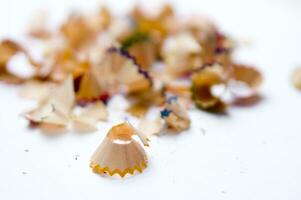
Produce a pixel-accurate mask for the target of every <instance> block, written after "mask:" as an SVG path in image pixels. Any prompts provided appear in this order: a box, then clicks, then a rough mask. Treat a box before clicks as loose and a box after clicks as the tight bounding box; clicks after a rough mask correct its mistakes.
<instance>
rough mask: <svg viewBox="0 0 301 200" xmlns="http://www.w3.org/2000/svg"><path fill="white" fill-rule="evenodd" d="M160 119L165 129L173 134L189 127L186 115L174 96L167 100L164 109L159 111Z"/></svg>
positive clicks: (188, 119)
mask: <svg viewBox="0 0 301 200" xmlns="http://www.w3.org/2000/svg"><path fill="white" fill-rule="evenodd" d="M161 118H162V119H163V120H164V121H165V123H166V126H167V128H169V129H170V130H172V131H175V132H181V131H184V130H187V129H189V127H190V118H189V116H188V113H187V111H186V109H185V108H184V106H183V105H181V104H180V103H179V101H178V97H176V96H173V97H170V98H168V99H167V102H166V104H165V106H164V109H163V110H162V111H161Z"/></svg>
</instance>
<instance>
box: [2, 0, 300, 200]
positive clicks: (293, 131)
mask: <svg viewBox="0 0 301 200" xmlns="http://www.w3.org/2000/svg"><path fill="white" fill-rule="evenodd" d="M128 2H129V1H124V0H122V1H121V0H120V1H117V0H115V1H111V2H110V3H108V4H110V5H111V6H112V7H113V9H114V10H115V11H116V12H119V11H121V10H123V9H125V8H129V7H130V6H131V4H129V3H128ZM174 3H175V5H176V8H177V9H178V12H179V13H182V14H185V13H186V14H190V13H196V14H198V13H202V14H205V15H209V16H210V17H212V18H213V19H214V20H215V21H216V22H217V23H218V25H220V26H221V27H222V29H223V30H224V31H225V32H226V33H229V34H230V35H232V36H235V37H236V38H250V39H251V40H252V45H251V46H249V47H247V48H246V47H244V48H240V49H238V50H237V54H236V58H237V59H238V60H240V61H244V62H246V63H250V64H254V65H256V66H257V67H258V68H260V69H261V70H262V72H263V73H264V76H265V81H264V84H263V86H262V88H261V90H260V92H261V94H262V95H263V96H264V100H263V101H262V102H261V103H260V104H258V105H257V106H254V107H251V108H231V109H230V110H229V116H223V117H221V116H215V115H211V114H207V113H204V112H201V111H192V112H191V113H190V115H191V117H192V128H191V130H190V131H189V132H185V133H182V134H180V135H175V136H161V137H156V138H153V139H152V141H151V146H150V148H148V149H147V151H148V153H149V166H148V168H147V169H146V170H145V171H144V172H143V173H142V174H138V175H137V176H133V177H130V178H126V179H118V178H103V177H101V176H99V175H96V174H94V173H92V172H91V170H90V168H89V159H90V156H91V154H92V153H93V151H94V150H95V149H96V147H97V146H98V145H99V144H100V142H101V141H102V138H103V137H104V135H105V133H106V132H107V130H108V129H109V128H110V126H111V125H112V124H114V123H115V122H116V121H118V116H119V117H122V114H120V113H118V108H115V110H116V113H111V116H110V122H109V123H102V124H101V125H100V128H99V131H98V132H96V133H91V134H85V135H80V134H76V133H68V134H64V135H61V136H52V137H51V136H46V135H44V134H42V133H40V132H39V131H32V130H28V129H27V122H26V121H25V120H24V119H22V118H21V117H20V116H19V114H20V113H21V112H23V111H24V110H28V109H30V108H31V106H32V105H33V104H32V103H30V102H27V101H24V100H22V99H20V98H19V97H18V87H15V86H8V85H3V84H0V199H2V200H7V199H16V200H20V199H28V200H38V199H47V200H48V199H49V200H53V199H121V198H125V199H184V198H186V199H204V200H211V199H212V200H219V199H233V200H267V199H273V200H280V199H287V200H298V199H300V198H301V171H300V170H301V158H300V150H301V126H300V124H301V92H300V91H297V90H295V89H294V88H293V87H292V86H291V83H290V76H291V73H292V70H293V69H294V68H295V67H296V66H297V65H298V64H299V65H300V64H301V50H300V47H301V39H300V37H301V25H300V24H301V23H300V21H301V2H300V1H298V0H282V1H272V0H266V1H262V0H248V1H242V0H228V1H217V0H207V1H204V0H200V1H187V0H185V1H175V2H174ZM94 5H96V2H95V1H88V0H86V1H82V0H77V1H71V0H65V1H62V0H52V1H46V0H26V1H25V0H24V1H23V0H0V34H1V37H9V36H10V37H13V38H18V37H19V36H20V35H21V34H22V33H23V32H24V27H26V25H27V24H26V22H28V20H29V19H30V17H31V16H32V15H33V13H34V11H35V10H38V9H41V8H42V9H44V10H48V11H49V14H51V15H53V16H54V18H53V19H54V21H55V20H57V21H59V19H61V17H62V16H64V15H66V11H67V10H70V9H74V8H75V9H92V10H93V8H94V9H95V8H96V7H95V6H94ZM201 129H204V130H205V131H206V132H205V134H203V133H202V131H201ZM25 150H28V152H25ZM76 155H78V159H77V160H76V159H75V157H76Z"/></svg>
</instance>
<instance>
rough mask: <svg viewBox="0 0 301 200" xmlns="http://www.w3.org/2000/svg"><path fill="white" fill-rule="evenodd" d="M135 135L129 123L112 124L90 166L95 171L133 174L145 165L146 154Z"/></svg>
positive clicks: (135, 131) (112, 173) (122, 174)
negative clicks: (134, 137)
mask: <svg viewBox="0 0 301 200" xmlns="http://www.w3.org/2000/svg"><path fill="white" fill-rule="evenodd" d="M134 135H137V130H135V129H134V128H133V127H132V126H131V125H130V124H128V123H122V124H119V125H116V126H113V127H112V128H111V130H110V131H109V132H108V134H107V136H106V137H105V138H104V140H103V142H102V143H101V145H100V146H99V147H98V149H97V150H96V151H95V153H94V154H93V156H92V158H91V164H90V166H91V168H92V170H93V171H94V172H96V173H100V174H103V173H108V174H109V175H111V176H113V175H114V174H119V175H120V176H121V177H124V176H125V175H126V174H134V172H135V171H138V172H140V173H141V172H142V171H143V169H144V168H146V166H147V156H146V153H145V151H144V149H143V147H142V146H141V145H140V143H138V142H137V141H136V140H134V139H133V136H134Z"/></svg>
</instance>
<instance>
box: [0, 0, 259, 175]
mask: <svg viewBox="0 0 301 200" xmlns="http://www.w3.org/2000/svg"><path fill="white" fill-rule="evenodd" d="M41 19H42V17H41ZM34 25H35V26H32V27H30V31H29V38H30V39H29V40H30V41H34V43H35V44H36V43H38V44H39V47H40V49H39V50H40V51H39V54H38V55H39V56H34V55H33V53H32V52H33V48H34V47H32V46H29V45H25V44H22V43H21V42H16V41H13V40H9V39H6V40H3V41H1V43H0V80H1V81H3V82H6V83H11V84H21V85H23V88H22V90H21V95H22V96H23V97H26V98H30V99H33V100H35V101H37V107H35V108H33V109H32V110H30V111H28V112H26V113H24V114H23V115H24V117H25V118H26V119H28V121H29V122H30V125H31V127H35V128H39V129H41V130H43V131H45V132H55V131H58V130H60V129H68V130H69V129H71V128H72V129H74V130H76V131H79V132H91V131H95V130H96V129H97V127H96V125H97V123H98V122H99V121H106V120H107V116H108V114H109V112H110V111H109V110H108V109H107V106H106V105H107V103H108V102H109V101H110V99H111V98H112V97H114V96H115V95H123V96H124V98H125V99H126V100H127V101H128V102H129V107H128V108H127V109H126V110H125V112H127V113H130V114H131V115H132V116H135V117H137V118H138V119H140V124H139V126H138V127H137V128H135V127H133V126H132V125H131V124H129V123H127V122H125V123H122V124H119V125H116V126H114V127H112V129H111V130H110V131H109V133H108V135H107V137H105V139H104V141H103V143H102V145H101V146H100V147H99V149H98V150H97V151H96V152H95V154H94V156H93V157H92V160H91V167H92V169H93V171H95V172H97V173H108V174H110V175H113V174H115V173H117V174H119V175H120V176H122V177H123V176H125V175H126V174H128V173H130V174H133V173H134V171H135V170H136V171H140V172H141V171H142V170H143V169H144V168H145V167H146V166H147V157H146V154H145V152H144V149H143V147H142V145H141V144H140V143H139V142H138V141H139V140H140V141H141V142H142V144H143V145H145V146H148V145H149V144H148V142H149V140H150V137H151V135H153V134H159V133H162V132H164V133H169V132H174V133H180V132H182V131H185V130H188V129H189V127H190V118H189V115H188V113H187V111H188V110H189V109H192V108H198V109H200V110H202V111H207V112H212V113H225V112H227V109H228V108H229V107H230V106H231V105H236V104H243V103H244V102H249V100H250V99H254V98H255V99H256V98H258V96H259V95H258V93H257V90H258V87H259V86H260V84H261V82H262V75H261V73H260V72H259V71H258V70H257V69H255V68H254V67H251V66H247V65H243V64H240V63H236V62H234V61H233V59H232V54H233V51H234V49H235V47H236V43H235V42H234V40H233V39H231V38H229V37H228V36H226V35H225V34H223V33H222V32H221V31H220V30H219V29H218V28H217V27H216V26H215V24H213V23H212V22H211V21H209V20H208V19H206V18H204V17H196V16H193V17H183V16H178V15H177V14H176V13H175V11H174V9H173V8H172V6H170V5H166V6H164V7H162V9H161V10H159V11H158V12H157V13H149V12H146V11H144V10H143V9H141V8H140V7H135V8H134V9H133V10H132V11H131V12H130V13H128V14H127V15H125V16H114V15H113V14H112V13H111V12H110V11H109V10H108V9H107V8H105V7H101V8H100V9H99V10H98V11H97V12H95V13H92V14H91V13H89V14H88V15H87V14H81V13H72V14H71V15H70V16H69V17H68V18H67V19H66V20H65V21H64V23H63V24H62V25H61V26H60V27H59V28H58V29H56V30H52V29H50V28H49V27H47V25H48V23H47V22H40V23H37V22H36V23H35V24H34ZM29 43H30V42H29ZM36 54H37V53H36ZM20 59H21V60H23V61H24V62H25V63H26V64H23V65H19V66H17V67H19V68H22V67H28V68H30V70H31V72H32V73H30V74H29V75H27V76H23V75H20V74H16V73H14V71H13V70H12V68H16V66H13V65H16V64H17V63H18V62H17V61H18V60H20ZM153 107H156V108H159V110H160V111H159V112H158V117H156V118H155V119H154V120H149V119H148V118H147V117H146V116H147V114H148V112H149V109H150V108H153ZM75 110H76V111H78V112H76V111H75ZM135 136H138V137H136V138H135ZM137 138H140V139H138V141H137Z"/></svg>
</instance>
